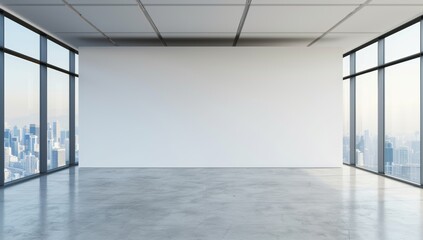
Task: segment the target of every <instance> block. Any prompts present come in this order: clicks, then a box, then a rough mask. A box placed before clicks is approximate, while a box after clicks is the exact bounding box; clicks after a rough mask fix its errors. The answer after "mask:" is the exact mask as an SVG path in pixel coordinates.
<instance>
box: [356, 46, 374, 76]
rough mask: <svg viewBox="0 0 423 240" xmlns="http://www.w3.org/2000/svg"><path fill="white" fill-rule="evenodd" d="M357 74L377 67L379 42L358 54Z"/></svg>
mask: <svg viewBox="0 0 423 240" xmlns="http://www.w3.org/2000/svg"><path fill="white" fill-rule="evenodd" d="M355 58H356V72H357V73H358V72H361V71H364V70H367V69H369V68H372V67H376V66H377V42H375V43H373V44H371V45H369V46H367V47H365V48H363V49H361V50H359V51H357V52H356V55H355Z"/></svg>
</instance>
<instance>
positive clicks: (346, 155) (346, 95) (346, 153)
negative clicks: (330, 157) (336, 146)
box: [343, 79, 350, 164]
mask: <svg viewBox="0 0 423 240" xmlns="http://www.w3.org/2000/svg"><path fill="white" fill-rule="evenodd" d="M343 104H344V136H343V161H344V163H348V164H349V163H350V79H347V80H344V81H343Z"/></svg>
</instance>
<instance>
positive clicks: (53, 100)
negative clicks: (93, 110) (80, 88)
mask: <svg viewBox="0 0 423 240" xmlns="http://www.w3.org/2000/svg"><path fill="white" fill-rule="evenodd" d="M5 45H6V47H7V48H10V49H12V50H15V51H18V52H21V53H23V54H25V55H28V56H30V57H33V58H36V59H39V55H40V48H39V45H40V37H39V35H38V34H36V33H34V32H32V31H31V30H29V29H26V28H25V27H22V26H20V25H19V24H17V23H15V22H14V21H12V20H10V19H8V18H5ZM47 49H48V54H47V62H49V63H51V64H54V65H56V66H58V67H61V68H64V69H69V51H68V50H67V49H65V48H63V47H61V46H59V45H58V44H56V43H53V42H51V41H48V42H47ZM39 68H40V67H39V65H38V64H34V63H32V62H29V61H26V60H23V59H20V58H17V57H14V56H11V55H8V54H5V87H6V90H5V101H6V104H5V120H6V123H7V124H8V125H10V126H11V127H13V126H14V125H18V126H20V127H22V126H23V125H28V124H29V123H36V124H39V97H40V96H39V89H40V87H39V84H40V81H39V76H40V72H39V71H40V70H39ZM47 77H48V121H55V120H59V121H60V123H61V126H62V127H66V128H67V127H68V126H69V123H68V122H69V120H68V116H69V114H68V112H69V106H68V105H69V76H68V75H67V74H64V73H61V72H58V71H55V70H52V69H49V70H48V72H47Z"/></svg>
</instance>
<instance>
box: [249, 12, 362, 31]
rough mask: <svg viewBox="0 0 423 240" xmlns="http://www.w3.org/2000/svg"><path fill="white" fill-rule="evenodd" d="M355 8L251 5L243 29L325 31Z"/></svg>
mask: <svg viewBox="0 0 423 240" xmlns="http://www.w3.org/2000/svg"><path fill="white" fill-rule="evenodd" d="M355 8H356V7H354V6H302V7H300V6H251V7H250V11H249V13H248V16H247V19H246V21H245V25H244V29H243V31H245V32H325V31H327V30H328V29H329V28H330V27H332V26H333V25H335V24H336V23H337V22H338V21H340V20H341V19H342V18H343V17H345V16H346V15H347V14H349V13H350V12H351V11H353V10H354V9H355ZM327 13H330V14H327Z"/></svg>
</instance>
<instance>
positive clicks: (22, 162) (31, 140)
mask: <svg viewBox="0 0 423 240" xmlns="http://www.w3.org/2000/svg"><path fill="white" fill-rule="evenodd" d="M4 60H5V61H4V62H5V65H4V69H5V72H4V74H5V75H4V81H5V83H4V84H5V98H4V107H5V110H4V120H5V126H4V167H5V177H4V179H5V182H9V181H12V180H16V179H19V178H22V177H26V176H30V175H33V174H37V173H39V172H40V168H39V165H40V148H39V146H40V118H39V116H40V107H39V106H40V78H39V77H40V68H39V66H38V65H37V64H35V63H32V62H29V61H26V60H24V59H21V58H18V57H15V56H12V55H9V54H5V56H4Z"/></svg>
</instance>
